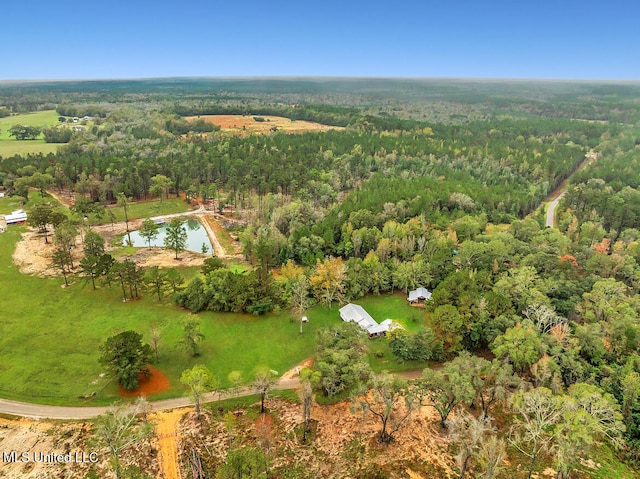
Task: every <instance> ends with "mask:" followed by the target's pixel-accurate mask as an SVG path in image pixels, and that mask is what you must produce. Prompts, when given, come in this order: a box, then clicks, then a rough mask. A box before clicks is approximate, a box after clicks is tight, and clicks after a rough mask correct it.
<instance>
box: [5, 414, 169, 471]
mask: <svg viewBox="0 0 640 479" xmlns="http://www.w3.org/2000/svg"><path fill="white" fill-rule="evenodd" d="M91 427H92V426H91V424H90V423H84V422H81V423H79V422H75V423H67V422H65V423H61V422H50V421H30V420H26V419H20V420H7V419H0V444H1V445H2V451H3V452H6V453H11V452H12V451H16V452H17V454H18V457H17V458H16V461H4V460H3V459H4V457H2V458H0V460H3V461H2V463H1V464H2V465H1V466H0V477H2V478H3V479H5V478H6V479H54V478H56V479H57V478H62V477H64V478H69V479H81V478H84V477H85V475H86V474H87V472H88V471H89V469H90V468H93V469H94V471H95V473H96V474H97V476H96V477H104V478H107V477H115V474H113V473H112V472H109V471H110V469H111V466H110V461H109V452H108V450H107V449H106V448H101V447H99V446H98V445H97V444H96V443H95V441H94V440H93V439H92V433H91ZM156 451H157V441H156V438H155V437H151V438H150V440H145V441H142V442H140V443H139V444H137V445H135V446H132V447H129V448H127V449H126V450H125V451H123V453H122V456H121V457H122V460H123V467H125V468H126V467H128V466H129V465H137V466H140V467H141V468H142V470H143V471H145V472H146V473H148V474H150V475H151V477H160V476H159V470H158V464H157V463H158V460H157V457H156ZM22 453H26V454H27V455H28V459H29V461H28V462H27V461H26V460H25V461H20V459H21V456H20V454H22ZM91 453H93V455H91ZM51 454H57V455H67V454H70V456H67V457H68V459H69V461H68V462H67V461H66V459H65V462H59V461H58V462H57V461H55V460H53V459H50V460H47V456H49V457H52V456H50V455H51ZM24 459H26V458H24ZM83 459H84V461H86V462H83ZM91 461H94V462H91Z"/></svg>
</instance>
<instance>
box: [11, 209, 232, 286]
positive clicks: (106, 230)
mask: <svg viewBox="0 0 640 479" xmlns="http://www.w3.org/2000/svg"><path fill="white" fill-rule="evenodd" d="M177 216H181V215H177ZM184 216H186V215H184ZM195 216H197V217H198V218H199V219H200V221H201V223H202V224H203V225H204V227H205V229H206V230H207V234H208V235H209V239H210V240H211V242H212V244H213V245H214V250H215V252H216V254H217V255H218V256H219V257H221V258H227V257H229V258H239V257H241V255H239V253H238V250H239V246H237V248H238V249H234V250H233V251H232V252H231V254H229V253H228V252H227V251H226V250H225V249H224V247H222V245H221V244H220V242H219V241H218V239H217V235H216V232H215V229H216V227H217V228H222V226H220V224H219V223H218V222H217V221H216V220H215V219H213V218H210V217H209V215H206V214H201V213H199V214H196V215H195ZM141 225H142V220H132V221H129V229H130V230H131V231H133V230H136V229H139V228H140V226H141ZM214 226H215V227H214ZM92 229H93V230H94V231H96V232H97V233H99V234H100V235H102V237H104V239H105V243H106V244H107V248H106V251H107V252H108V253H110V252H113V251H114V250H116V249H118V248H119V245H118V246H113V244H114V243H115V242H114V240H115V239H116V237H117V236H118V235H124V234H126V231H127V230H126V224H125V223H115V224H113V225H111V224H107V225H100V226H94V227H92ZM47 234H48V237H49V243H48V244H47V243H45V240H44V235H43V234H42V233H38V232H37V231H36V229H35V228H30V229H29V231H27V232H26V233H24V234H23V235H22V240H20V241H19V242H18V243H17V244H16V249H15V251H14V253H13V262H14V264H15V265H16V266H18V268H19V269H20V272H21V273H22V274H30V275H36V276H40V277H43V278H53V277H57V276H61V275H62V274H61V273H60V270H59V268H56V267H53V266H52V264H51V255H52V254H53V250H54V246H53V231H52V230H50V231H49V232H48V233H47ZM234 246H235V245H234ZM71 254H72V256H73V261H74V264H75V265H76V270H74V271H73V272H74V273H75V272H78V268H77V266H78V262H79V260H80V259H81V258H82V235H78V236H77V237H76V247H75V248H73V249H72V251H71ZM119 257H122V258H124V257H126V258H129V259H131V260H132V261H135V262H136V263H137V264H139V265H140V266H142V267H149V266H159V267H162V268H175V267H185V266H202V265H203V264H204V260H205V259H207V258H208V257H210V255H206V254H202V253H195V252H192V251H183V252H181V253H180V254H179V255H178V259H177V260H176V259H175V253H174V252H172V251H168V250H165V249H164V248H137V249H136V251H135V253H133V254H127V255H123V256H119Z"/></svg>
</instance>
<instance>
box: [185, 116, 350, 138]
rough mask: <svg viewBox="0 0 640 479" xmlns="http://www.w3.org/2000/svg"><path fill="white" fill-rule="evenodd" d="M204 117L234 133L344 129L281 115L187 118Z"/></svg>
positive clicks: (191, 118)
mask: <svg viewBox="0 0 640 479" xmlns="http://www.w3.org/2000/svg"><path fill="white" fill-rule="evenodd" d="M254 118H263V119H264V121H256V120H255V119H254ZM197 119H203V120H205V121H207V122H210V123H213V124H214V125H217V126H219V127H221V128H222V131H227V132H233V133H239V134H242V133H247V132H248V133H262V134H268V133H273V132H274V130H273V129H274V128H275V131H284V132H286V133H304V132H305V131H327V130H342V129H344V128H342V127H338V126H328V125H323V124H321V123H315V122H312V121H304V120H290V119H289V118H284V117H281V116H270V115H202V116H199V117H198V116H190V117H187V118H186V120H188V121H194V120H197Z"/></svg>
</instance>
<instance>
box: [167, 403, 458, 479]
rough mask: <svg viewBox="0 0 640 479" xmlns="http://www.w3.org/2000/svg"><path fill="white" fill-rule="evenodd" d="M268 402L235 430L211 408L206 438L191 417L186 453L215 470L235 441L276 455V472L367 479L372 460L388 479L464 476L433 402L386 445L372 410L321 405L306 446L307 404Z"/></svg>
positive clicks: (185, 424) (241, 416) (184, 426)
mask: <svg viewBox="0 0 640 479" xmlns="http://www.w3.org/2000/svg"><path fill="white" fill-rule="evenodd" d="M265 405H266V407H267V410H268V413H267V415H257V416H256V415H255V414H254V413H253V412H252V410H251V409H248V410H243V411H240V412H239V413H238V412H237V413H236V414H235V415H236V418H237V419H236V420H237V423H236V424H235V425H234V426H233V428H232V429H230V428H229V424H228V423H227V424H226V425H225V418H224V417H223V416H222V415H218V414H215V413H213V414H212V413H211V412H207V414H206V419H205V424H206V425H205V428H204V430H205V431H209V433H208V434H206V435H205V436H204V437H203V435H202V432H201V431H202V430H201V429H200V427H199V426H198V424H197V422H196V419H195V415H194V414H190V415H187V416H185V417H184V419H183V420H182V421H181V422H180V424H179V425H178V430H179V436H180V437H182V438H183V441H182V448H183V450H182V451H181V454H180V457H185V456H186V455H187V454H188V453H189V451H190V449H191V448H194V447H195V448H197V449H198V450H199V453H200V455H201V457H202V460H203V463H207V465H208V466H209V467H213V468H215V467H217V466H219V465H220V464H221V463H222V462H223V461H224V458H225V455H226V452H227V450H228V448H229V445H230V444H232V445H233V447H242V446H258V447H260V448H261V449H262V450H263V451H265V452H267V453H268V454H269V456H270V458H271V461H272V462H271V464H272V468H273V469H275V470H280V471H284V470H290V469H291V468H293V467H294V465H298V466H299V467H303V469H304V470H305V471H307V472H309V471H313V473H314V474H315V475H316V477H318V478H332V479H338V478H340V479H342V478H345V477H365V476H363V475H362V474H363V473H365V468H366V467H370V466H371V465H372V464H375V465H377V466H379V467H380V468H381V469H382V470H384V471H385V472H386V473H387V475H386V476H385V477H389V478H398V479H399V478H401V477H403V478H406V477H407V476H408V475H410V477H413V478H433V477H438V478H443V479H444V478H452V477H457V474H455V473H454V467H453V466H454V461H453V458H452V457H451V455H450V452H449V441H448V439H447V437H446V435H445V434H443V433H442V431H441V430H440V427H439V425H438V420H437V413H436V412H435V410H434V409H433V408H432V407H423V408H422V409H421V410H420V411H418V412H417V413H416V414H415V415H414V419H413V420H412V421H411V422H410V423H407V425H406V427H405V428H403V429H402V432H399V433H398V434H396V436H395V437H396V440H395V441H394V442H392V443H391V444H389V445H382V444H380V443H379V442H378V441H377V439H376V434H377V433H378V432H379V430H380V423H379V421H377V420H376V418H375V417H374V416H373V415H372V414H369V415H367V416H366V417H365V416H363V415H362V414H361V413H355V414H352V413H351V412H350V407H351V404H350V403H349V402H342V403H339V404H336V405H332V406H318V405H314V406H313V408H312V411H311V418H312V423H313V424H314V425H315V428H314V429H315V431H314V432H313V433H312V435H311V438H310V440H309V441H308V442H307V443H306V444H303V443H302V441H301V432H300V431H301V429H300V428H301V424H302V421H303V418H302V407H301V405H299V404H293V403H291V402H287V401H282V400H279V399H268V400H267V401H266V403H265ZM227 421H228V419H227ZM365 458H366V459H365ZM183 467H184V464H183ZM276 476H277V473H276Z"/></svg>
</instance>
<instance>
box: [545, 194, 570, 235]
mask: <svg viewBox="0 0 640 479" xmlns="http://www.w3.org/2000/svg"><path fill="white" fill-rule="evenodd" d="M564 194H565V192H564V191H563V192H562V193H560V195H558V197H557V198H556V199H555V200H553V201H552V202H551V203H549V208H548V209H547V221H546V226H548V227H549V228H555V226H556V207H557V206H558V203H560V200H561V199H562V198H564Z"/></svg>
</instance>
